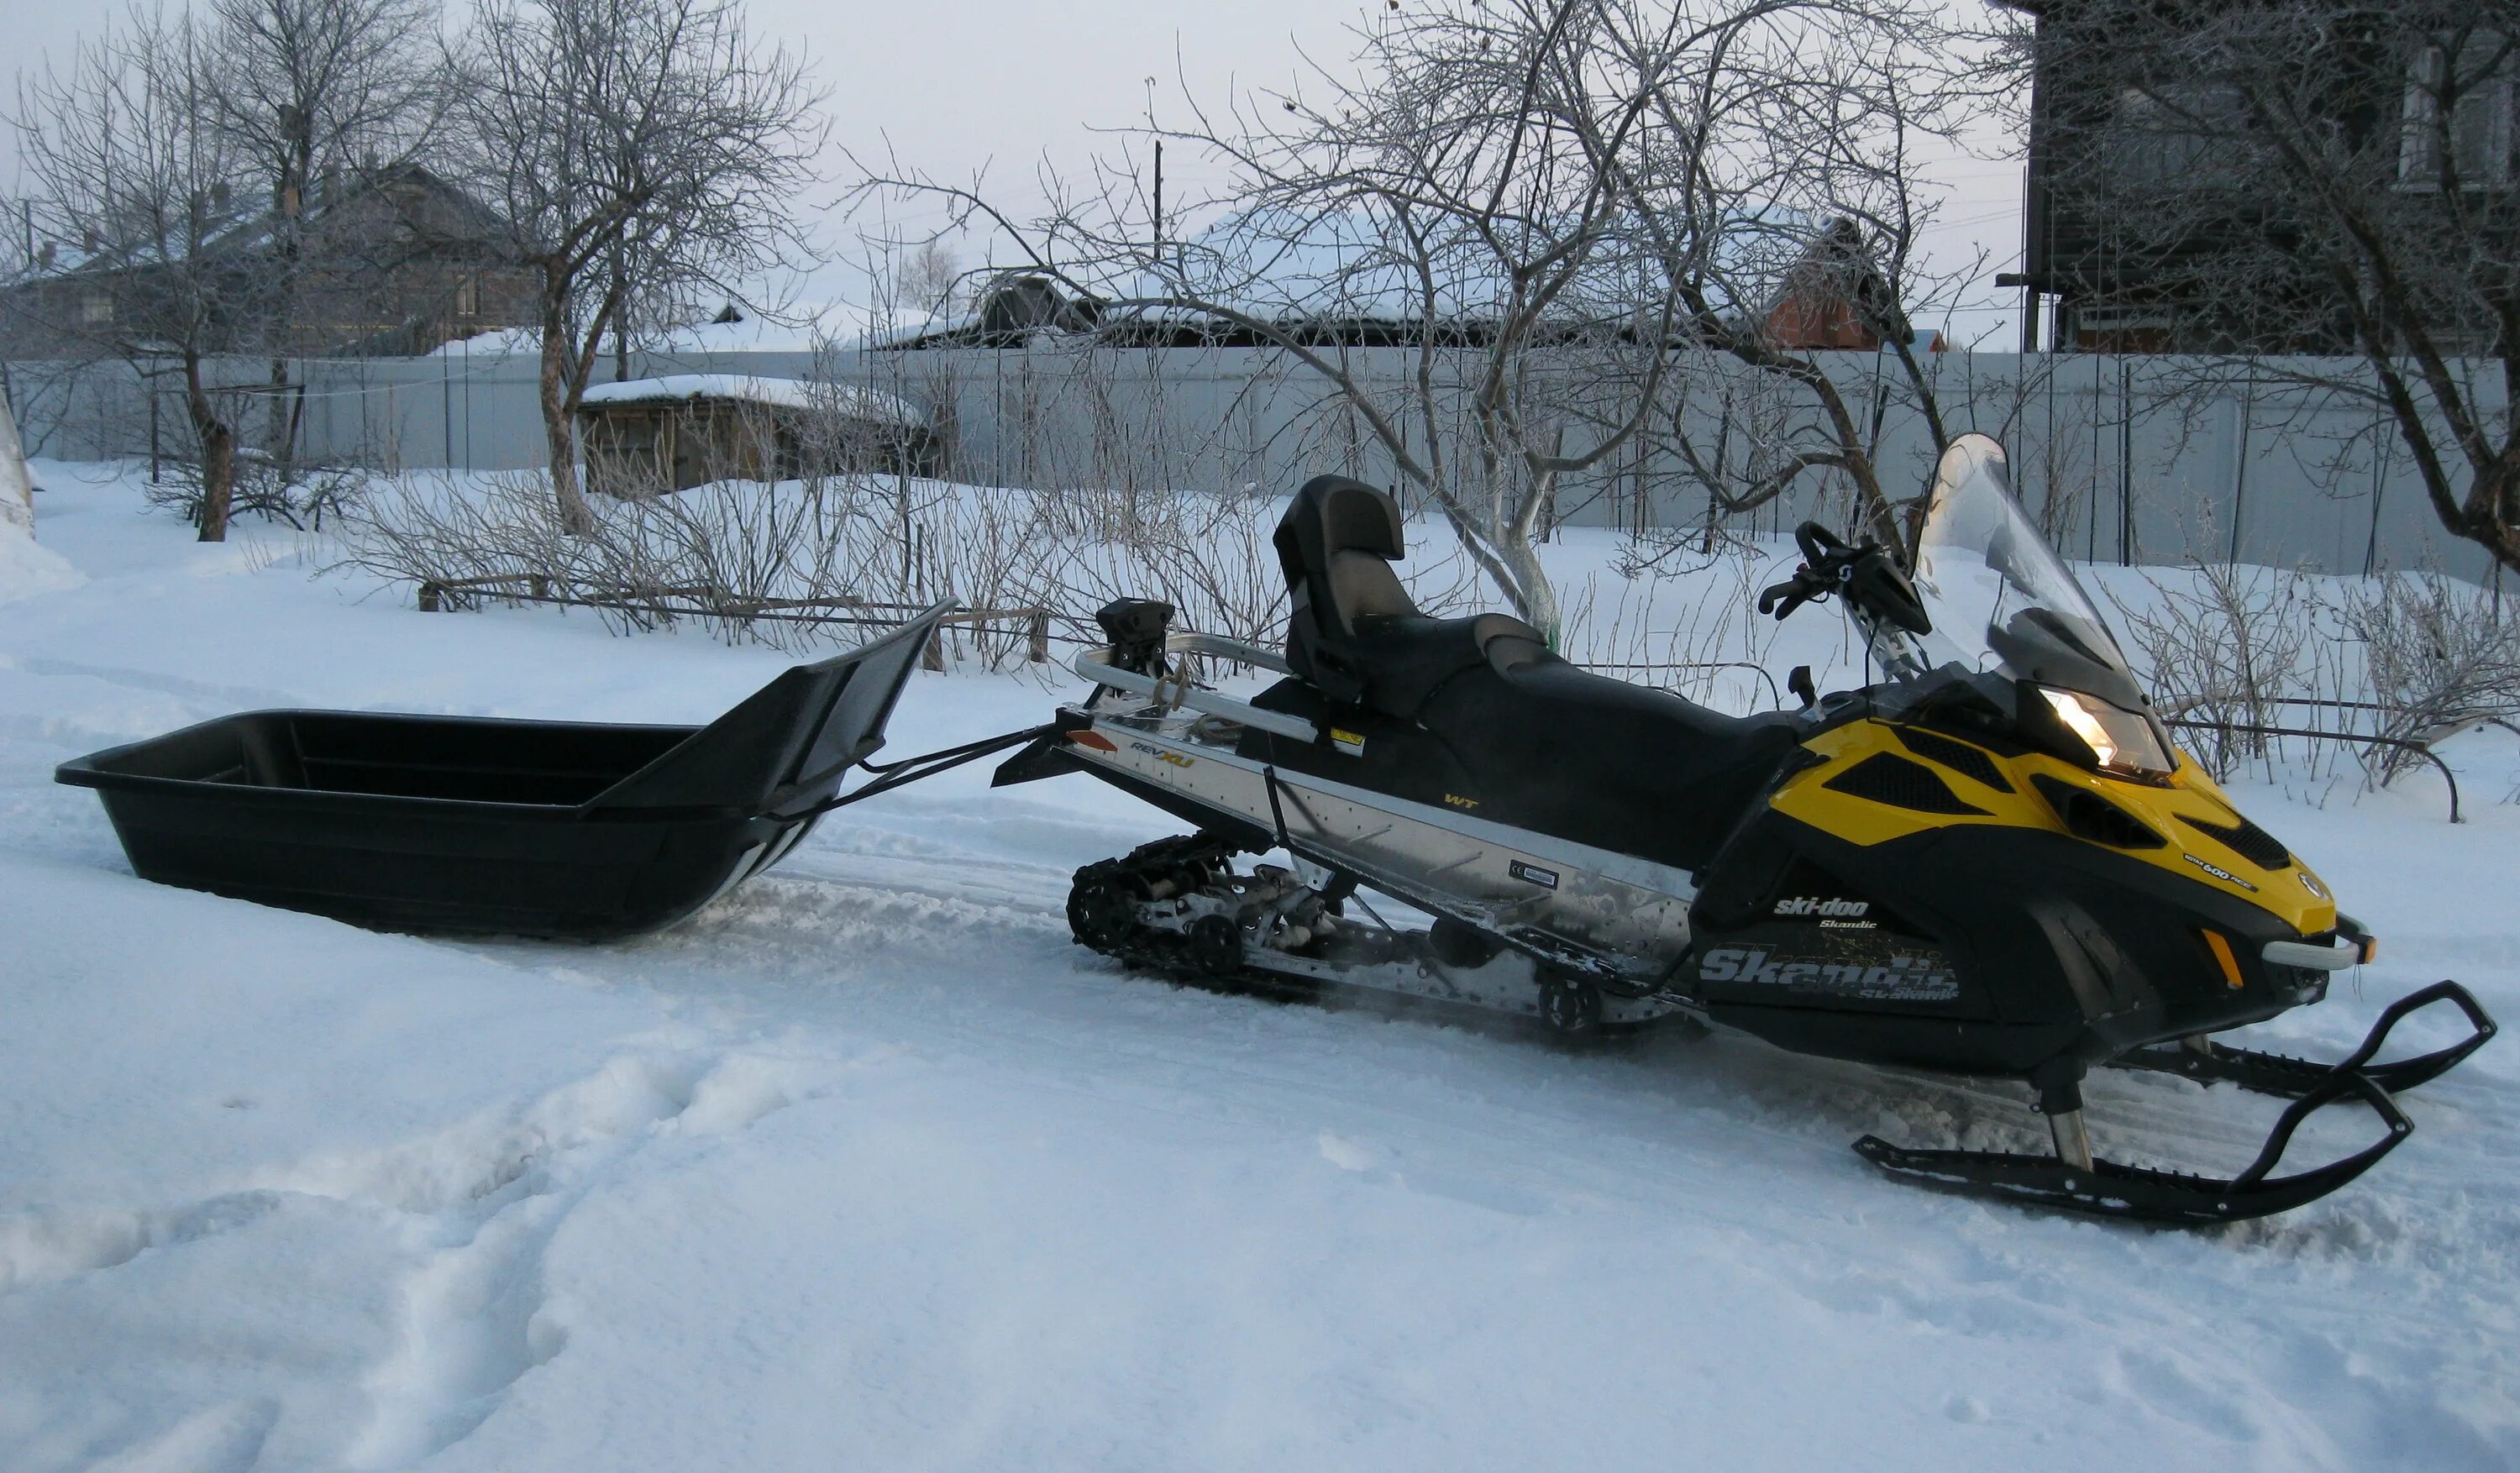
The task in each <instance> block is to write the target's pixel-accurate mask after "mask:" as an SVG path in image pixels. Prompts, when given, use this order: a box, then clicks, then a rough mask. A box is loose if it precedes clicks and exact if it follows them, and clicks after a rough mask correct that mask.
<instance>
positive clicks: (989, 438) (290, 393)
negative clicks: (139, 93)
mask: <svg viewBox="0 0 2520 1473" xmlns="http://www.w3.org/2000/svg"><path fill="white" fill-rule="evenodd" d="M1345 357H1346V360H1347V367H1348V369H1349V370H1350V371H1351V372H1352V373H1354V374H1355V375H1356V376H1357V377H1358V378H1359V379H1360V380H1361V381H1363V382H1365V383H1367V384H1369V385H1375V384H1380V385H1385V386H1389V387H1393V388H1396V387H1397V385H1398V384H1399V382H1400V381H1401V379H1402V376H1404V375H1405V374H1407V373H1409V372H1411V371H1412V365H1411V361H1410V359H1409V356H1408V354H1407V353H1406V351H1405V350H1400V349H1388V348H1384V349H1359V350H1350V351H1349V352H1348V353H1347V354H1346V355H1345ZM1822 357H1823V360H1824V363H1825V367H1826V369H1827V371H1828V373H1829V375H1830V377H1831V379H1833V380H1834V381H1835V382H1837V383H1838V384H1839V385H1840V386H1841V388H1842V389H1843V390H1844V391H1845V392H1846V393H1847V395H1848V397H1849V399H1850V400H1851V401H1852V402H1853V403H1855V404H1856V405H1858V406H1859V407H1860V409H1861V411H1862V413H1863V414H1864V415H1865V416H1866V418H1867V422H1868V424H1869V425H1871V426H1873V427H1874V431H1875V432H1876V433H1877V435H1878V438H1879V443H1880V446H1881V449H1880V453H1879V455H1878V461H1879V464H1880V465H1881V467H1882V469H1883V475H1884V479H1885V481H1886V482H1887V483H1888V484H1889V485H1890V486H1891V487H1892V489H1893V490H1894V492H1901V491H1906V490H1911V489H1920V488H1921V486H1922V484H1923V481H1924V477H1925V474H1926V471H1927V469H1928V468H1929V465H1930V460H1931V456H1930V441H1929V437H1928V436H1927V434H1926V430H1925V426H1924V424H1923V421H1922V419H1921V417H1920V416H1918V415H1917V414H1916V413H1915V411H1914V409H1913V403H1912V401H1911V398H1910V396H1909V395H1908V394H1907V393H1906V391H1905V389H1904V387H1903V385H1902V384H1901V382H1900V379H1899V374H1898V368H1897V365H1896V363H1895V361H1894V360H1892V359H1890V358H1888V357H1887V356H1883V355H1874V354H1862V353H1830V354H1824V355H1822ZM1928 367H1929V372H1930V374H1931V376H1932V378H1933V381H1934V385H1935V391H1936V397H1937V399H1938V401H1939V404H1940V407H1941V412H1942V415H1943V418H1944V420H1945V422H1946V424H1948V425H1950V426H1951V427H1952V428H1953V429H1955V430H1962V429H1978V430H1983V431H1985V432H1987V433H1990V434H1993V435H1995V436H1996V437H1997V438H1998V439H1999V440H2001V441H2003V444H2004V445H2005V447H2006V449H2007V451H2008V452H2009V453H2010V455H2011V458H2012V462H2013V466H2014V478H2015V483H2016V486H2017V488H2018V490H2019V491H2020V494H2021V497H2022V500H2023V502H2024V504H2025V505H2026V506H2028V507H2029V508H2030V510H2031V511H2032V512H2033V513H2034V514H2036V515H2038V516H2040V517H2041V519H2042V520H2043V522H2044V523H2045V525H2046V528H2047V530H2048V534H2049V535H2050V537H2051V538H2053V539H2054V540H2055V541H2056V543H2057V544H2058V545H2059V546H2060V547H2061V548H2062V549H2063V550H2064V551H2065V552H2066V553H2067V554H2068V555H2069V556H2072V557H2076V558H2087V559H2091V560H2097V561H2128V562H2140V563H2163V562H2181V561H2188V560H2194V559H2210V560H2216V561H2220V560H2226V559H2233V560H2239V561H2247V562H2258V563H2269V564H2275V565H2284V566H2300V567H2307V568H2312V569H2316V570H2320V571H2327V572H2348V573H2350V572H2365V571H2373V570H2377V569H2379V568H2382V567H2409V566H2430V567H2437V568H2440V569H2442V570H2444V571H2447V572H2451V573H2453V574H2456V575H2458V576H2461V577H2466V578H2471V579H2480V580H2481V579H2483V578H2485V577H2486V576H2487V575H2488V574H2489V572H2490V566H2491V565H2490V563H2489V561H2488V559H2487V558H2485V557H2484V555H2483V554H2482V553H2481V552H2480V551H2477V550H2475V549H2473V548H2471V547H2470V546H2469V545H2467V544H2464V543H2460V542H2457V541H2455V540H2453V539H2452V538H2450V537H2449V536H2448V535H2447V534H2446V533H2444V532H2443V531H2442V530H2441V528H2440V526H2439V524H2438V522H2437V521H2436V520H2435V518H2434V515H2433V513H2432V511H2431V509H2430V507H2429V505H2428V503H2427V501H2426V498H2425V496H2424V494H2423V492H2422V489H2421V486H2420V484H2419V482H2418V481H2417V479H2416V477H2415V474H2414V471H2413V469H2412V467H2411V465H2410V464H2409V461H2408V456H2407V455H2406V454H2405V452H2404V451H2403V449H2402V448H2400V447H2398V446H2397V444H2396V441H2395V437H2394V435H2393V434H2392V433H2391V432H2390V430H2389V426H2388V425H2387V424H2385V423H2383V422H2381V421H2380V420H2378V419H2377V418H2376V416H2375V414H2374V413H2373V412H2372V411H2370V410H2367V409H2363V408H2360V407H2348V406H2346V405H2345V404H2343V403H2342V402H2339V401H2333V400H2331V399H2326V398H2321V397H2320V396H2318V395H2315V394H2311V393H2308V392H2306V391H2304V390H2302V389H2300V388H2299V387H2298V386H2297V385H2296V384H2295V383H2293V382H2291V381H2288V380H2291V379H2297V378H2298V377H2299V376H2301V375H2303V374H2328V373H2334V374H2347V373H2350V372H2352V367H2353V366H2352V365H2351V364H2350V363H2347V362H2341V361H2340V362H2322V361H2314V360H2287V361H2283V362H2279V363H2271V364H2269V365H2266V366H2265V371H2264V372H2263V373H2262V374H2260V375H2258V376H2256V377H2255V378H2253V379H2246V380H2240V381H2226V382H2222V383H2220V384H2217V385H2215V386H2212V387H2200V386H2199V385H2198V381H2197V379H2198V374H2199V372H2200V370H2201V369H2202V368H2203V367H2204V366H2203V365H2201V364H2199V363H2198V362H2195V361H2192V360H2184V359H2177V358H2168V357H2145V356H2134V355H2126V356H2119V355H2099V354H2088V355H2074V354H2059V355H2043V354H2032V355H2023V354H2009V353H2006V354H1994V353H1974V354H1972V353H1941V354H1935V355H1932V357H1931V359H1930V361H1929V365H1928ZM7 368H8V388H9V392H10V397H11V401H12V404H13V407H14V408H15V409H16V411H17V415H18V420H19V424H21V426H22V429H23V432H24V435H25V438H26V441H27V445H28V449H29V451H30V453H32V454H35V455H40V456H51V457H56V458H62V459H99V458H113V457H143V456H148V455H150V454H151V453H152V451H153V448H154V449H155V450H156V451H157V452H158V453H159V454H161V455H170V454H176V453H179V452H180V448H181V447H180V440H181V436H182V433H183V428H182V426H183V416H182V414H181V412H180V403H179V401H177V400H175V399H174V398H172V397H171V396H169V395H168V394H166V393H165V392H163V391H161V390H158V389H154V388H152V387H151V386H150V385H149V384H148V383H147V382H146V381H145V380H144V379H141V378H140V377H139V376H138V375H137V374H136V373H135V372H134V371H133V370H132V369H131V368H129V367H128V366H125V365H119V364H106V365H86V366H79V367H71V366H67V365H58V364H45V363H33V362H17V363H11V364H9V365H7ZM607 368H608V365H607ZM629 368H630V376H631V377H646V376H649V375H652V374H660V373H725V374H743V375H754V376H760V377H766V378H805V377H810V376H812V375H814V374H815V373H817V372H818V371H819V372H821V373H824V374H827V375H829V376H831V377H832V378H835V379H842V380H846V381H851V382H864V383H868V384H871V385H874V386H877V387H881V388H885V389H888V390H890V391H893V392H896V393H899V394H901V395H902V396H903V397H905V398H908V399H910V400H911V401H913V402H914V403H917V404H920V405H922V406H924V407H926V408H927V409H928V410H929V411H930V412H931V414H932V415H933V416H934V418H935V422H936V427H937V429H938V431H939V432H940V434H941V435H942V437H943V439H944V443H945V446H946V454H947V473H948V474H950V475H951V476H952V477H953V478H955V479H958V480H965V481H973V482H979V483H984V484H995V485H1020V486H1037V487H1049V488H1058V487H1065V486H1081V485H1101V486H1114V485H1123V484H1126V485H1132V486H1145V487H1148V488H1149V489H1155V488H1167V487H1184V486H1200V487H1209V488H1235V489H1240V488H1245V487H1256V488H1261V489H1267V490H1283V489H1289V488H1291V487H1292V486H1294V485H1295V484H1298V483H1299V482H1300V481H1301V480H1302V479H1303V478H1304V477H1305V476H1308V475H1310V474H1313V473H1316V472H1318V471H1320V470H1324V469H1332V470H1338V471H1342V472H1344V473H1349V474H1354V475H1358V476H1360V477H1362V478H1364V479H1368V480H1372V481H1374V482H1377V483H1395V482H1396V481H1397V477H1396V476H1395V475H1394V474H1393V471H1392V467H1391V465H1390V461H1389V458H1388V457H1387V456H1386V455H1384V454H1383V453H1382V451H1381V450H1380V448H1379V447H1378V446H1377V445H1376V444H1374V443H1373V439H1372V437H1371V436H1370V435H1368V434H1366V433H1364V432H1363V427H1362V425H1361V424H1358V423H1356V422H1355V421H1354V420H1353V418H1352V417H1351V416H1350V415H1349V414H1348V413H1347V411H1346V410H1345V409H1344V408H1343V407H1342V406H1341V405H1340V404H1339V403H1338V402H1337V401H1336V400H1335V399H1334V398H1333V397H1332V396H1330V395H1328V394H1327V393H1326V391H1325V389H1324V386H1323V385H1322V383H1321V382H1320V381H1319V380H1318V379H1315V378H1313V377H1312V376H1311V375H1310V374H1309V373H1308V371H1306V370H1304V369H1302V368H1300V367H1299V366H1293V365H1289V364H1288V363H1287V362H1286V361H1285V360H1284V359H1283V357H1282V356H1281V355H1277V354H1274V353H1271V352H1269V351H1267V350H1260V349H1243V348H1160V349H1115V350H1103V351H1096V352H1078V351H1074V350H1072V349H1069V348H1066V347H1062V346H1057V345H1042V346H1035V347H1029V348H1010V349H986V348H956V349H946V350H937V351H925V352H912V353H856V352H841V353H827V354H823V355H820V356H819V357H818V356H817V355H815V354H811V353H804V352H745V353H718V354H686V355H676V354H668V353H641V354H634V355H633V356H632V360H631V362H630V364H629ZM537 369H538V365H537V363H536V361H535V360H534V359H533V358H532V357H530V356H510V355H503V354H488V353H483V354H474V353H472V352H470V351H469V350H468V349H467V347H466V346H465V345H463V344H455V345H452V346H450V347H449V348H448V349H446V350H444V351H442V352H440V353H438V354H435V355H432V356H430V357H427V358H418V359H320V360H308V361H304V362H300V363H296V364H293V365H292V366H291V367H290V372H289V374H288V376H287V377H288V379H289V380H290V383H289V387H288V388H287V389H285V390H283V391H281V392H282V394H283V395H284V396H285V397H286V399H287V402H286V403H285V404H282V403H276V402H271V396H272V394H273V390H271V388H270V387H269V384H270V380H271V371H270V365H269V364H268V362H266V361H259V360H255V361H245V360H240V361H236V362H231V363H222V364H220V365H218V366H217V373H216V377H217V379H218V380H219V381H220V382H222V383H224V384H225V385H227V388H226V389H225V390H224V391H225V392H229V393H232V394H237V395H244V396H259V397H261V398H263V399H264V400H265V401H266V402H265V403H264V404H263V405H262V406H261V408H262V410H263V413H262V414H261V415H260V416H259V417H256V416H254V415H252V414H250V413H249V414H248V416H247V417H246V418H247V421H248V423H247V424H246V435H247V438H248V442H249V443H251V442H255V441H256V439H257V435H258V434H265V433H269V432H272V431H265V430H258V429H257V423H260V424H268V425H271V426H281V425H284V424H285V425H286V426H287V428H286V431H285V432H286V433H287V434H289V435H290V436H292V438H293V445H294V446H295V447H296V448H297V449H298V451H299V452H300V453H301V454H303V455H305V456H308V457H312V458H315V459H320V460H334V461H345V462H355V463H359V464H365V465H372V466H377V467H382V468H386V469H417V468H432V467H452V468H459V469H473V470H496V469H526V468H530V467H533V466H535V465H537V464H539V463H540V462H541V460H542V458H543V455H544V449H543V443H544V442H543V429H542V424H541V420H540V416H539V412H538V410H537V407H536V399H535V386H536V377H537ZM606 377H609V374H608V373H607V374H606ZM1717 378H1718V379H1719V381H1711V382H1709V383H1707V384H1706V385H1704V386H1703V391H1702V392H1699V393H1697V394H1696V395H1695V397H1694V398H1693V399H1692V408H1691V409H1690V411H1689V414H1690V415H1691V416H1692V417H1693V418H1694V419H1695V420H1697V421H1699V422H1701V423H1699V424H1697V428H1698V429H1699V431H1700V432H1701V433H1702V434H1704V435H1706V436H1707V437H1708V438H1710V439H1711V437H1712V434H1713V429H1714V420H1713V417H1714V416H1715V415H1716V414H1717V413H1718V410H1717V408H1716V406H1719V405H1721V404H1723V403H1725V402H1727V400H1728V396H1729V394H1730V392H1731V390H1733V389H1734V388H1740V389H1744V390H1745V391H1755V389H1756V384H1755V383H1754V382H1753V381H1752V380H1751V379H1749V376H1748V371H1746V370H1733V371H1731V377H1730V378H1729V379H1727V378H1723V376H1717ZM1400 489H1401V490H1402V491H1403V493H1404V499H1405V495H1406V488H1405V487H1402V488H1400ZM1561 506H1562V509H1563V511H1562V516H1563V519H1564V520H1565V521H1567V522H1569V523H1572V524H1576V525H1617V526H1622V527H1632V528H1656V527H1658V528H1666V529H1670V528H1690V527H1698V526H1702V525H1706V524H1708V523H1709V522H1710V521H1711V522H1715V523H1719V524H1722V525H1724V526H1726V527H1728V528H1730V529H1733V530H1736V531H1756V532H1768V531H1776V530H1780V529H1783V528H1786V527H1790V526H1791V525H1792V524H1793V523H1794V522H1795V521H1797V520H1799V519H1801V518H1802V517H1803V516H1806V515H1814V514H1817V515H1822V516H1823V517H1824V518H1825V517H1832V516H1834V517H1839V518H1842V517H1843V516H1844V514H1845V512H1846V492H1845V488H1844V486H1843V484H1842V482H1836V481H1832V480H1831V479H1830V478H1828V477H1824V476H1823V477H1807V478H1806V480H1805V482H1804V483H1803V484H1802V485H1800V486H1799V487H1798V488H1797V490H1796V491H1795V493H1794V494H1792V495H1790V496H1788V497H1786V498H1783V499H1780V500H1779V501H1778V502H1777V503H1775V504H1772V505H1771V506H1769V507H1767V508H1765V509H1762V510H1760V511H1758V512H1755V513H1742V514H1736V515H1730V516H1725V515H1716V514H1713V513H1711V512H1710V508H1709V502H1708V498H1707V496H1706V494H1705V492H1704V489H1703V488H1702V486H1700V485H1698V484H1697V483H1696V482H1695V481H1693V480H1692V478H1691V477H1690V476H1689V475H1688V473H1687V471H1686V468H1685V467H1683V466H1682V465H1680V464H1679V463H1678V462H1677V460H1676V459H1675V458H1673V457H1669V456H1660V457H1656V456H1644V455H1630V456H1627V457H1624V458H1614V459H1613V461H1612V462H1611V463H1610V464H1606V465H1604V466H1603V467H1601V468H1600V469H1598V471H1596V472H1595V473H1593V474H1591V475H1589V476H1586V477H1583V478H1581V479H1579V480H1576V481H1574V482H1571V483H1570V484H1569V485H1568V486H1567V487H1566V488H1565V489H1564V491H1563V492H1562V494H1561Z"/></svg>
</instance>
